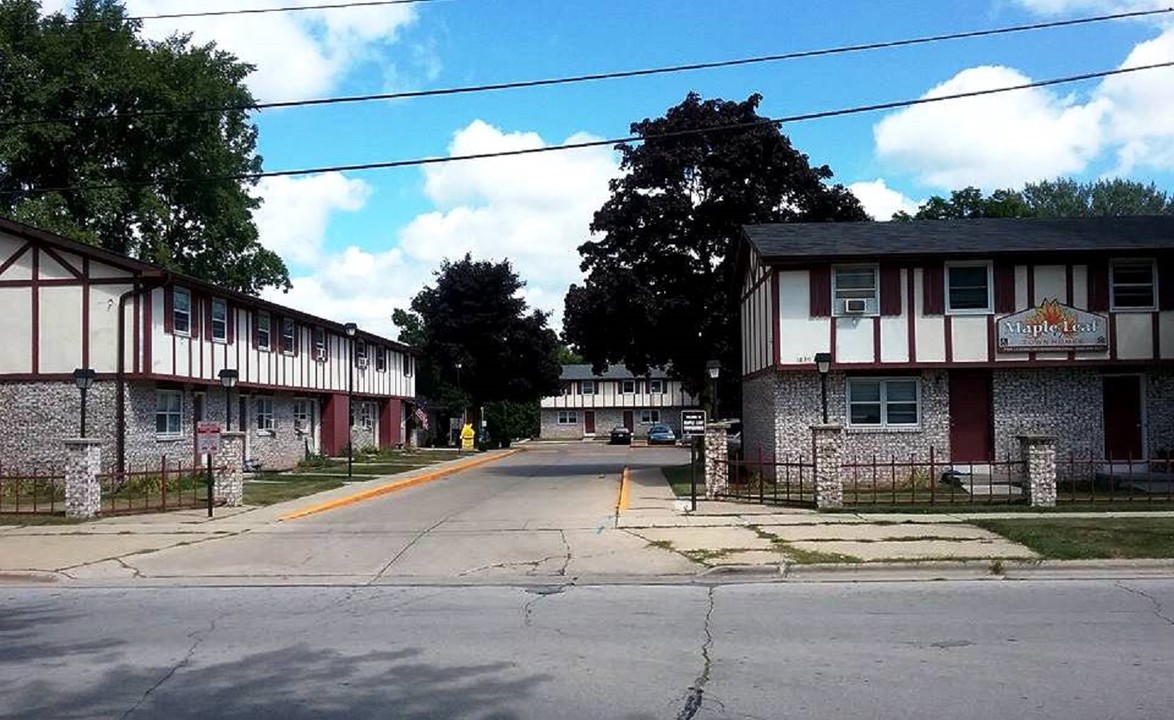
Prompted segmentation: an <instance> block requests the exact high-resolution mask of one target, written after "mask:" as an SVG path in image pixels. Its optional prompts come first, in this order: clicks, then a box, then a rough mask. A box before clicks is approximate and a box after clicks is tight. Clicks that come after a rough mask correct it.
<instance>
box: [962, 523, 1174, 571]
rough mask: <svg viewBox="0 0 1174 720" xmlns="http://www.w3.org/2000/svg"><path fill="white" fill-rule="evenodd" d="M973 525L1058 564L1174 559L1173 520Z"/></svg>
mask: <svg viewBox="0 0 1174 720" xmlns="http://www.w3.org/2000/svg"><path fill="white" fill-rule="evenodd" d="M971 524H972V525H977V526H978V527H981V528H984V529H986V530H990V531H991V532H995V533H998V534H999V535H1002V536H1003V537H1005V538H1007V539H1008V540H1013V541H1015V542H1017V543H1020V544H1023V545H1026V546H1027V547H1029V548H1031V549H1032V550H1035V551H1036V552H1037V553H1039V554H1040V555H1042V556H1044V557H1047V558H1053V559H1056V560H1087V559H1133V558H1174V518H1156V517H1133V518H1038V517H1037V518H1025V519H1023V520H1019V519H1015V520H974V521H971Z"/></svg>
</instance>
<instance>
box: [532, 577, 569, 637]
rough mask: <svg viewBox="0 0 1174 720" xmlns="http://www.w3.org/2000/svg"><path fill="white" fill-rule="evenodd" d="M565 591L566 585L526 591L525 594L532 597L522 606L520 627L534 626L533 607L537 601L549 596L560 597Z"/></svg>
mask: <svg viewBox="0 0 1174 720" xmlns="http://www.w3.org/2000/svg"><path fill="white" fill-rule="evenodd" d="M566 589H567V586H566V585H556V586H554V587H538V588H529V589H527V590H526V592H527V593H529V594H531V595H533V596H534V597H533V598H531V599H530V600H527V601H526V604H525V605H523V606H522V626H523V627H531V626H532V625H533V624H534V605H535V603H537V602H538V601H539V600H542V599H543V598H546V597H550V596H551V595H560V594H562V592H563V591H564V590H566Z"/></svg>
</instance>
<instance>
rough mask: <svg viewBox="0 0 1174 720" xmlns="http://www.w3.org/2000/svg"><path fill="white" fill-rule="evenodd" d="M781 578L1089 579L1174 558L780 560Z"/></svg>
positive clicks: (1162, 571)
mask: <svg viewBox="0 0 1174 720" xmlns="http://www.w3.org/2000/svg"><path fill="white" fill-rule="evenodd" d="M780 570H781V573H782V576H783V579H785V580H794V581H798V582H818V581H821V580H823V581H829V582H892V581H902V580H905V581H915V580H922V581H924V580H962V579H980V580H1047V579H1053V580H1067V579H1081V580H1091V579H1097V578H1144V577H1150V578H1154V577H1174V559H1152V560H1151V559H1144V560H999V559H990V560H926V561H920V562H918V561H907V562H872V563H842V564H841V563H815V564H811V565H799V564H784V565H782V566H781V567H780Z"/></svg>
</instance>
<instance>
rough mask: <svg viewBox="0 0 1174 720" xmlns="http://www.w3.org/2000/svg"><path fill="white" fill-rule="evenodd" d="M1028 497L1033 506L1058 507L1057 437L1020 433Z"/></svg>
mask: <svg viewBox="0 0 1174 720" xmlns="http://www.w3.org/2000/svg"><path fill="white" fill-rule="evenodd" d="M1019 451H1020V457H1021V458H1022V459H1023V467H1024V471H1025V472H1024V474H1025V476H1026V478H1025V479H1026V482H1027V488H1026V490H1027V497H1028V500H1029V501H1030V502H1031V506H1032V507H1056V438H1054V437H1052V436H1051V435H1020V436H1019Z"/></svg>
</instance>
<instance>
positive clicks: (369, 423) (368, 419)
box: [358, 402, 376, 430]
mask: <svg viewBox="0 0 1174 720" xmlns="http://www.w3.org/2000/svg"><path fill="white" fill-rule="evenodd" d="M375 412H376V409H375V403H373V402H361V403H359V417H358V424H359V427H361V428H363V429H364V430H370V429H371V428H373V427H375Z"/></svg>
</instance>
